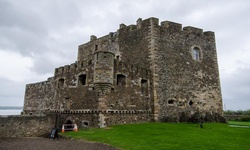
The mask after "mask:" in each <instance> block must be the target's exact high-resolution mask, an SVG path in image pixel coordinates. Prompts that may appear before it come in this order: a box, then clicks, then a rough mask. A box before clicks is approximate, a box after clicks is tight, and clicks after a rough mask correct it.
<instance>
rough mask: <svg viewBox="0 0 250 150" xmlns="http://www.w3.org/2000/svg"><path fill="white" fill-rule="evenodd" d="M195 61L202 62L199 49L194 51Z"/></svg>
mask: <svg viewBox="0 0 250 150" xmlns="http://www.w3.org/2000/svg"><path fill="white" fill-rule="evenodd" d="M193 59H194V60H200V50H199V48H197V47H195V48H194V49H193Z"/></svg>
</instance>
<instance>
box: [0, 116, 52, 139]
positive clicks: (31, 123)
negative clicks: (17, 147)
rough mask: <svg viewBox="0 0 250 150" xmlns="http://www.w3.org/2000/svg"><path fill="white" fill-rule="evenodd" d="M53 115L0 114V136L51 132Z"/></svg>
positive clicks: (28, 135)
mask: <svg viewBox="0 0 250 150" xmlns="http://www.w3.org/2000/svg"><path fill="white" fill-rule="evenodd" d="M54 126H55V116H53V115H49V116H1V117H0V133H1V134H0V137H30V136H41V135H44V134H48V135H49V133H50V132H51V129H52V128H54Z"/></svg>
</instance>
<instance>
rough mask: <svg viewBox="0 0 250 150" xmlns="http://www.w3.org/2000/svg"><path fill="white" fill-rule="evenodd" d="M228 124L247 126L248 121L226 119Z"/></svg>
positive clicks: (248, 124) (249, 124) (249, 123)
mask: <svg viewBox="0 0 250 150" xmlns="http://www.w3.org/2000/svg"><path fill="white" fill-rule="evenodd" d="M228 123H229V124H230V125H239V126H249V127H250V122H240V121H228Z"/></svg>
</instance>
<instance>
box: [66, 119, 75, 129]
mask: <svg viewBox="0 0 250 150" xmlns="http://www.w3.org/2000/svg"><path fill="white" fill-rule="evenodd" d="M64 130H65V131H73V130H74V124H73V122H72V121H71V120H67V121H66V122H65V124H64Z"/></svg>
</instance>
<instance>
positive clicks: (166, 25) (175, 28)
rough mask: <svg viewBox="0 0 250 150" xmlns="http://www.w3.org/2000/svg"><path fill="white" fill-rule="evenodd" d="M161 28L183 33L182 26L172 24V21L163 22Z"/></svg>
mask: <svg viewBox="0 0 250 150" xmlns="http://www.w3.org/2000/svg"><path fill="white" fill-rule="evenodd" d="M161 27H164V28H167V29H169V30H171V31H173V32H181V31H182V24H179V23H175V22H171V21H163V22H161Z"/></svg>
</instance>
